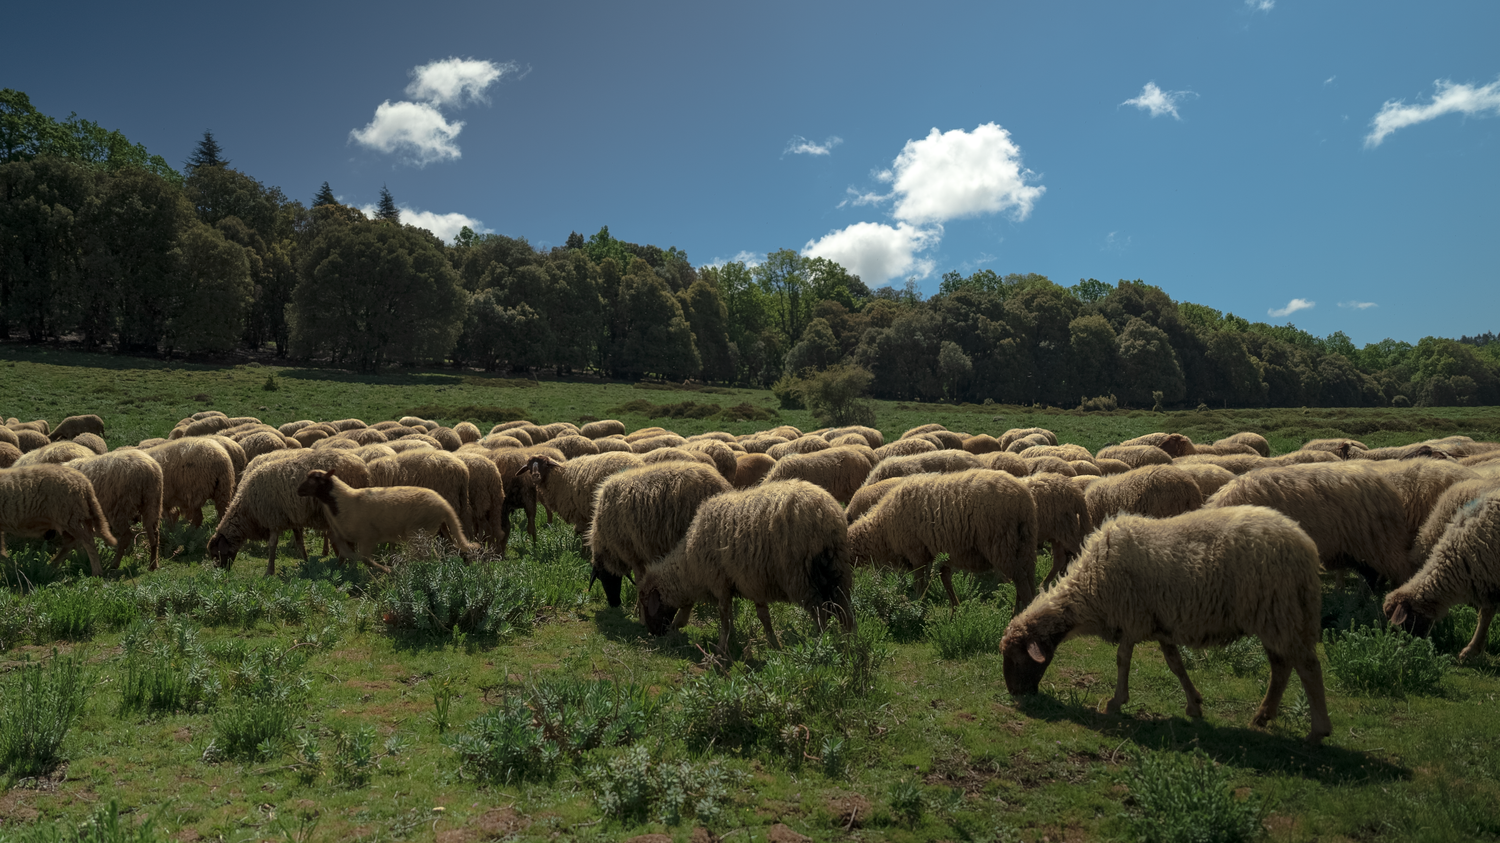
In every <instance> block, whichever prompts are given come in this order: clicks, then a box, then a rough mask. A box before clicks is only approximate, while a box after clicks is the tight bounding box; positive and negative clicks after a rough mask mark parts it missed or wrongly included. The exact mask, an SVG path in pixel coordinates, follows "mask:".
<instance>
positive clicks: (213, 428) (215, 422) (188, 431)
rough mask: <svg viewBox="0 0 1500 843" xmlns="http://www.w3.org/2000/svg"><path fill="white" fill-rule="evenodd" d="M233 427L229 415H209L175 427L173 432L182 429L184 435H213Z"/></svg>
mask: <svg viewBox="0 0 1500 843" xmlns="http://www.w3.org/2000/svg"><path fill="white" fill-rule="evenodd" d="M231 427H234V424H233V423H232V422H231V421H230V420H229V417H228V416H209V417H207V418H203V419H198V420H197V421H194V422H190V423H189V424H186V425H184V426H182V427H179V428H174V429H173V431H172V432H173V433H176V432H177V431H178V430H181V431H182V434H181V436H182V437H187V436H211V435H213V434H215V433H218V432H219V431H221V430H228V429H229V428H231ZM178 438H181V437H178Z"/></svg>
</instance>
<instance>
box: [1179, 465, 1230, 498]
mask: <svg viewBox="0 0 1500 843" xmlns="http://www.w3.org/2000/svg"><path fill="white" fill-rule="evenodd" d="M1173 465H1175V466H1177V467H1178V468H1180V469H1182V470H1183V471H1186V472H1187V473H1188V474H1190V475H1192V477H1193V482H1195V483H1197V484H1198V491H1200V492H1202V493H1203V499H1204V500H1207V499H1208V497H1209V496H1210V495H1212V494H1213V493H1214V492H1217V491H1219V490H1220V489H1222V488H1223V487H1224V484H1225V483H1228V482H1229V481H1231V480H1233V479H1234V477H1235V474H1234V472H1232V471H1230V470H1229V469H1227V468H1225V467H1223V466H1221V465H1214V464H1213V463H1206V462H1199V463H1179V462H1173Z"/></svg>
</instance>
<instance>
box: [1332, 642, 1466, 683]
mask: <svg viewBox="0 0 1500 843" xmlns="http://www.w3.org/2000/svg"><path fill="white" fill-rule="evenodd" d="M1323 650H1324V652H1325V653H1327V655H1328V672H1329V674H1330V675H1331V676H1332V677H1333V681H1334V683H1335V684H1337V685H1338V686H1339V687H1341V688H1343V689H1344V690H1347V691H1350V692H1352V693H1356V694H1371V695H1376V696H1393V697H1401V696H1405V695H1407V694H1432V693H1436V692H1437V690H1438V686H1439V685H1441V684H1442V681H1443V674H1444V673H1446V672H1447V670H1448V665H1449V664H1450V663H1451V661H1452V660H1451V659H1450V658H1449V657H1448V656H1445V655H1442V654H1441V653H1439V652H1438V651H1437V648H1436V647H1435V646H1433V643H1432V641H1431V640H1430V639H1427V638H1413V637H1412V636H1411V635H1408V634H1407V633H1406V632H1405V631H1403V630H1400V629H1393V628H1391V627H1379V626H1375V627H1368V626H1367V627H1356V628H1354V629H1351V630H1349V631H1348V632H1345V633H1336V632H1333V631H1328V632H1325V633H1323Z"/></svg>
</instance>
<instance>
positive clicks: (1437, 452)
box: [1349, 442, 1453, 461]
mask: <svg viewBox="0 0 1500 843" xmlns="http://www.w3.org/2000/svg"><path fill="white" fill-rule="evenodd" d="M1422 458H1426V459H1434V460H1451V459H1453V457H1452V456H1451V455H1450V454H1449V453H1448V452H1447V451H1444V450H1443V449H1442V448H1434V447H1433V446H1431V445H1428V444H1426V443H1425V442H1418V443H1416V444H1415V445H1401V446H1399V447H1395V448H1371V449H1370V450H1368V451H1361V450H1359V449H1357V448H1353V449H1350V451H1349V459H1351V460H1376V461H1385V460H1415V459H1422Z"/></svg>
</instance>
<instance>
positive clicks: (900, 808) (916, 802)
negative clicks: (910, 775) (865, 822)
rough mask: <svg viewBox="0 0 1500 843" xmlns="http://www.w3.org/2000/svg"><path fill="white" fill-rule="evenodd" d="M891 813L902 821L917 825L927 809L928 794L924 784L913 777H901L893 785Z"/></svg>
mask: <svg viewBox="0 0 1500 843" xmlns="http://www.w3.org/2000/svg"><path fill="white" fill-rule="evenodd" d="M890 802H891V814H892V816H894V817H895V818H896V819H897V820H899V821H900V822H903V823H905V824H907V825H916V824H917V823H919V822H921V821H922V814H923V813H924V812H926V810H927V795H926V794H925V793H923V791H922V786H921V785H920V784H918V783H916V782H914V781H912V780H911V779H901V780H900V781H897V782H895V783H893V784H892V785H891V797H890Z"/></svg>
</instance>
